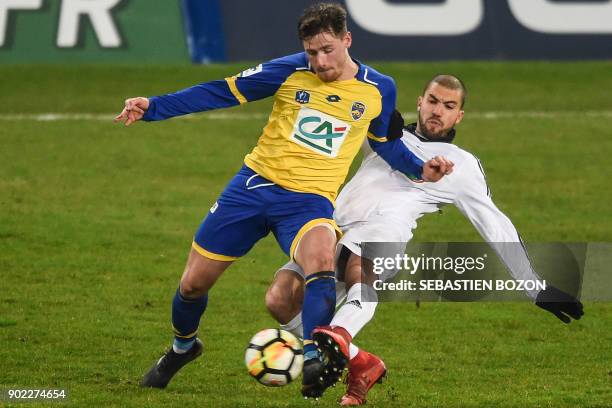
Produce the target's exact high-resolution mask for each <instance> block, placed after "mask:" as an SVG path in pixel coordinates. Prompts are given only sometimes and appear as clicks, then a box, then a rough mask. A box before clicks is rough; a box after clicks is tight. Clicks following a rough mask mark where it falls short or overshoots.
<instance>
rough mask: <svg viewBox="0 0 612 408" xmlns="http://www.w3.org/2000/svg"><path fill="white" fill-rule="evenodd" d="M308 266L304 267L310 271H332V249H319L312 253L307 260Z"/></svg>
mask: <svg viewBox="0 0 612 408" xmlns="http://www.w3.org/2000/svg"><path fill="white" fill-rule="evenodd" d="M308 263H309V265H308V266H309V267H308V268H304V269H308V270H310V271H312V272H319V271H333V270H334V253H333V251H321V252H318V253H316V254H313V255H312V256H311V257H310V259H309V260H308Z"/></svg>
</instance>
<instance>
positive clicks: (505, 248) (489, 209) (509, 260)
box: [455, 157, 541, 299]
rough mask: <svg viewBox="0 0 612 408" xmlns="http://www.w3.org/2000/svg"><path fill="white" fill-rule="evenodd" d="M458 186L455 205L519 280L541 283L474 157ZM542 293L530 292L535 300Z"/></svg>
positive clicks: (466, 166)
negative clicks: (494, 200) (495, 201)
mask: <svg viewBox="0 0 612 408" xmlns="http://www.w3.org/2000/svg"><path fill="white" fill-rule="evenodd" d="M463 166H465V167H464V169H462V173H461V175H462V176H461V179H460V180H458V181H459V182H458V183H457V184H456V188H457V195H456V198H455V205H456V206H457V208H458V209H459V211H461V212H462V213H463V215H465V217H466V218H468V219H469V220H470V222H471V223H472V225H474V227H475V228H476V230H477V231H478V233H479V234H480V235H481V236H482V238H483V239H484V240H485V241H486V242H488V243H489V245H490V246H491V247H492V248H493V250H494V251H495V252H496V253H497V255H498V256H499V258H500V259H501V261H502V262H503V263H504V265H505V266H506V268H507V269H508V271H509V272H510V275H511V276H512V277H513V278H514V279H516V280H531V281H534V282H535V281H541V278H540V277H539V276H538V274H537V273H536V272H535V271H534V269H533V266H532V264H531V261H530V259H529V254H528V253H527V249H526V248H525V245H524V244H523V241H522V239H521V236H520V235H519V233H518V231H517V230H516V228H515V227H514V225H513V224H512V221H510V219H509V218H508V217H507V216H506V215H505V214H504V213H503V212H501V211H500V210H499V209H498V208H497V206H496V205H495V203H494V202H493V200H492V199H491V192H490V190H489V187H488V186H487V181H486V177H485V175H484V171H483V170H482V166H481V165H480V161H478V159H477V158H475V157H472V158H471V159H470V160H466V162H464V164H463ZM538 292H539V291H538V290H530V291H527V295H528V296H529V297H530V298H532V299H535V298H536V297H537V295H538Z"/></svg>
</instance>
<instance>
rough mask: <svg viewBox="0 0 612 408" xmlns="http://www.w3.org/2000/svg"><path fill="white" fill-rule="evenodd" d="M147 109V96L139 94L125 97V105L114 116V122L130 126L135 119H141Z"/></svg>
mask: <svg viewBox="0 0 612 408" xmlns="http://www.w3.org/2000/svg"><path fill="white" fill-rule="evenodd" d="M147 109H149V100H148V99H147V98H144V97H142V96H139V97H137V98H129V99H126V100H125V107H124V108H123V110H122V111H121V113H120V114H119V115H117V117H115V119H114V122H123V123H125V126H130V125H131V124H132V123H134V122H136V121H137V120H140V119H142V117H143V116H144V113H145V111H146V110H147Z"/></svg>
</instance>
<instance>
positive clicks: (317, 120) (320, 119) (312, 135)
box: [291, 107, 351, 157]
mask: <svg viewBox="0 0 612 408" xmlns="http://www.w3.org/2000/svg"><path fill="white" fill-rule="evenodd" d="M350 130H351V126H350V125H349V124H348V123H345V122H343V121H341V120H338V119H336V118H334V117H332V116H329V115H326V114H325V113H323V112H319V111H318V110H315V109H310V108H306V107H304V108H302V109H300V113H299V114H298V117H297V119H296V121H295V125H294V127H293V133H292V136H291V140H293V141H294V142H296V143H297V144H299V145H301V146H304V147H306V148H308V149H310V150H312V151H314V152H317V153H320V154H323V155H325V156H328V157H336V156H337V155H338V151H340V147H341V146H342V144H343V143H344V139H346V135H347V134H348V133H349V131H350Z"/></svg>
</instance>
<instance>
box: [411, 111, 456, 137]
mask: <svg viewBox="0 0 612 408" xmlns="http://www.w3.org/2000/svg"><path fill="white" fill-rule="evenodd" d="M430 119H431V118H430ZM418 120H419V130H420V133H421V136H424V137H426V138H427V139H432V140H435V139H443V138H445V137H446V136H448V134H449V133H450V131H451V130H453V127H452V126H451V127H450V128H448V129H440V130H439V131H437V132H431V131H430V130H429V129H428V128H427V120H425V119H424V118H423V114H422V113H420V112H419V118H418ZM437 120H438V121H439V122H440V123H442V121H440V120H439V119H437Z"/></svg>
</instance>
